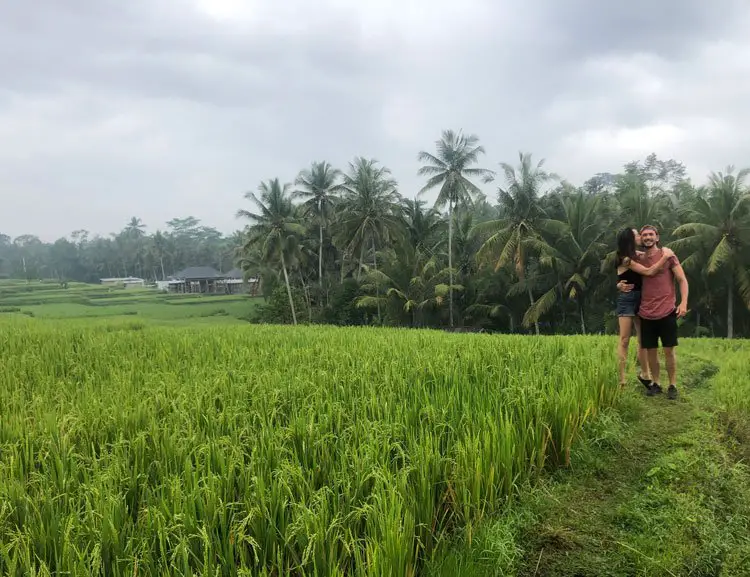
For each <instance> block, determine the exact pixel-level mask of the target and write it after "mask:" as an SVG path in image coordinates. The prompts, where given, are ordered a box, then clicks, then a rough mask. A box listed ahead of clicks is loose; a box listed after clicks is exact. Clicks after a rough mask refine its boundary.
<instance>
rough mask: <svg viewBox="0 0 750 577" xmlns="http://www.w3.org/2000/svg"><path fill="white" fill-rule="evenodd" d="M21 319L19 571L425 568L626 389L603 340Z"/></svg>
mask: <svg viewBox="0 0 750 577" xmlns="http://www.w3.org/2000/svg"><path fill="white" fill-rule="evenodd" d="M0 327H1V329H0V335H1V336H0V339H1V343H0V344H2V347H3V350H4V351H6V354H4V355H3V356H2V358H0V405H1V406H2V407H3V414H4V418H3V420H2V422H1V423H0V447H1V451H0V503H3V504H4V505H3V506H2V507H1V508H0V543H3V546H2V547H3V548H2V550H0V572H2V573H4V574H11V575H22V574H23V575H25V574H30V573H33V572H34V571H37V572H38V574H39V573H41V574H54V573H56V572H57V573H59V574H63V573H65V572H68V573H67V574H74V575H82V574H107V575H133V574H134V572H135V571H136V566H137V567H138V570H137V571H138V574H153V575H160V574H171V575H193V574H194V575H198V574H203V575H209V574H210V575H216V574H219V575H244V574H248V575H249V574H257V575H278V574H283V575H286V574H295V575H344V574H347V575H384V576H385V575H389V576H390V575H412V574H415V572H416V571H419V570H420V568H421V567H423V565H424V563H425V562H427V561H429V560H431V559H434V558H436V557H439V556H441V555H442V554H443V549H444V547H443V544H444V543H447V540H448V537H449V536H451V535H452V534H453V533H455V532H456V531H459V530H460V531H467V532H471V531H472V528H473V527H481V526H482V525H483V523H484V522H485V521H486V520H487V519H491V518H492V517H493V516H494V515H496V514H497V513H498V512H499V511H501V510H502V509H503V508H504V506H505V504H506V503H507V502H508V499H509V498H511V497H512V496H513V495H514V494H515V493H516V491H517V487H518V486H522V485H523V484H524V483H533V482H534V481H535V480H536V479H538V478H539V477H540V475H542V474H543V473H544V471H545V470H547V469H553V468H554V467H555V466H558V465H560V464H562V465H564V464H566V463H567V462H568V457H569V454H570V450H571V447H572V446H573V444H574V442H575V439H576V436H577V434H578V432H579V430H580V428H581V426H582V425H583V424H584V423H585V422H587V421H588V420H590V419H593V418H595V417H596V415H597V414H598V413H599V411H600V410H602V409H603V408H606V407H608V406H611V405H612V403H614V402H615V399H616V395H617V390H616V388H614V387H611V386H609V385H608V383H607V380H608V374H609V373H610V372H612V371H613V370H614V363H613V359H612V348H611V342H610V341H609V340H606V339H598V338H566V337H550V338H541V339H533V338H525V337H502V336H487V335H452V334H446V333H442V332H437V331H406V330H386V329H381V330H378V329H336V328H320V327H318V328H311V327H308V328H298V329H294V328H291V327H286V328H284V327H270V326H249V325H248V326H245V327H224V328H220V327H215V326H205V327H199V326H193V327H184V328H183V327H160V326H155V325H148V324H143V323H141V322H139V321H138V320H137V319H133V320H131V321H127V320H125V321H122V320H120V321H114V322H108V321H106V320H98V321H94V322H86V320H85V319H74V320H73V321H71V322H65V323H62V322H60V321H47V320H41V319H24V318H22V317H7V318H6V319H5V320H0Z"/></svg>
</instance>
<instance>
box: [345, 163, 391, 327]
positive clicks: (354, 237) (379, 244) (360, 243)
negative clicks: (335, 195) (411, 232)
mask: <svg viewBox="0 0 750 577" xmlns="http://www.w3.org/2000/svg"><path fill="white" fill-rule="evenodd" d="M337 190H339V191H340V192H341V195H342V199H341V205H340V209H339V210H340V213H339V218H338V220H337V235H338V239H339V242H340V244H342V245H343V246H344V252H345V253H347V254H350V255H355V254H359V267H358V269H357V280H359V279H360V276H361V271H362V267H363V264H364V257H365V251H366V250H368V249H369V250H371V251H372V265H373V270H375V271H377V268H378V263H377V254H378V249H379V248H384V247H385V246H387V245H388V243H389V241H390V240H392V239H394V238H397V237H402V236H403V227H402V222H401V219H400V214H399V202H400V200H401V198H400V196H399V194H398V191H397V190H396V181H395V180H394V179H393V178H392V177H391V172H390V170H388V169H387V168H386V167H382V166H378V162H377V160H374V159H365V158H362V157H357V158H355V159H354V161H352V162H350V163H349V172H348V173H347V174H345V175H344V177H343V181H342V183H341V185H340V186H339V187H338V189H337ZM378 319H380V307H379V306H378Z"/></svg>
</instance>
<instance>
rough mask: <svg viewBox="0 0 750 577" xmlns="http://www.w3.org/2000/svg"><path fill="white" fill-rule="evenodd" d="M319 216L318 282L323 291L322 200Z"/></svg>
mask: <svg viewBox="0 0 750 577" xmlns="http://www.w3.org/2000/svg"><path fill="white" fill-rule="evenodd" d="M318 218H319V219H320V223H319V227H318V228H319V229H320V239H319V241H320V244H319V246H318V282H319V283H320V290H321V292H322V291H323V215H322V214H321V212H320V200H318Z"/></svg>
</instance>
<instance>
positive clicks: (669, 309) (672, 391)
mask: <svg viewBox="0 0 750 577" xmlns="http://www.w3.org/2000/svg"><path fill="white" fill-rule="evenodd" d="M641 244H642V245H643V248H644V254H643V258H642V259H641V260H640V262H641V264H642V265H643V266H645V267H650V266H651V265H653V264H655V263H656V262H657V261H658V260H659V259H660V258H661V252H662V249H661V248H660V247H659V231H658V230H657V229H656V227H655V226H652V225H646V226H644V227H643V228H641ZM675 279H676V280H677V282H678V284H679V286H680V305H679V306H677V297H676V294H675V286H674V285H675V283H674V281H675ZM617 286H618V289H620V290H621V291H624V292H629V291H630V290H631V289H632V285H627V284H623V283H618V285H617ZM641 290H642V292H641V305H640V309H639V311H638V316H639V317H640V319H641V346H642V347H643V348H644V349H646V353H647V356H648V365H649V368H650V369H651V379H652V381H653V382H652V384H651V386H650V387H649V389H648V395H649V396H653V395H658V394H659V393H661V392H662V388H661V385H660V384H659V381H660V369H659V341H660V340H661V346H662V348H663V349H664V359H665V361H666V365H667V376H668V378H669V388H668V389H667V398H669V399H676V398H677V359H676V358H675V350H674V348H675V347H676V346H677V319H678V318H681V317H684V316H685V315H686V314H687V303H688V282H687V278H686V277H685V271H684V270H683V269H682V265H680V262H679V260H678V259H677V257H676V256H675V257H672V259H671V260H670V262H669V264H668V265H667V266H665V267H664V268H663V269H662V270H661V271H659V272H658V273H657V274H655V275H654V276H651V277H646V276H644V277H643V287H642V289H641Z"/></svg>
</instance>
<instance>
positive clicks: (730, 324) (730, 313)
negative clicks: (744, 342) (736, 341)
mask: <svg viewBox="0 0 750 577" xmlns="http://www.w3.org/2000/svg"><path fill="white" fill-rule="evenodd" d="M727 282H728V283H729V288H728V289H727V338H728V339H732V338H734V298H733V297H734V291H733V290H732V289H733V288H734V278H732V275H731V274H730V275H729V278H728V279H727Z"/></svg>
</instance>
